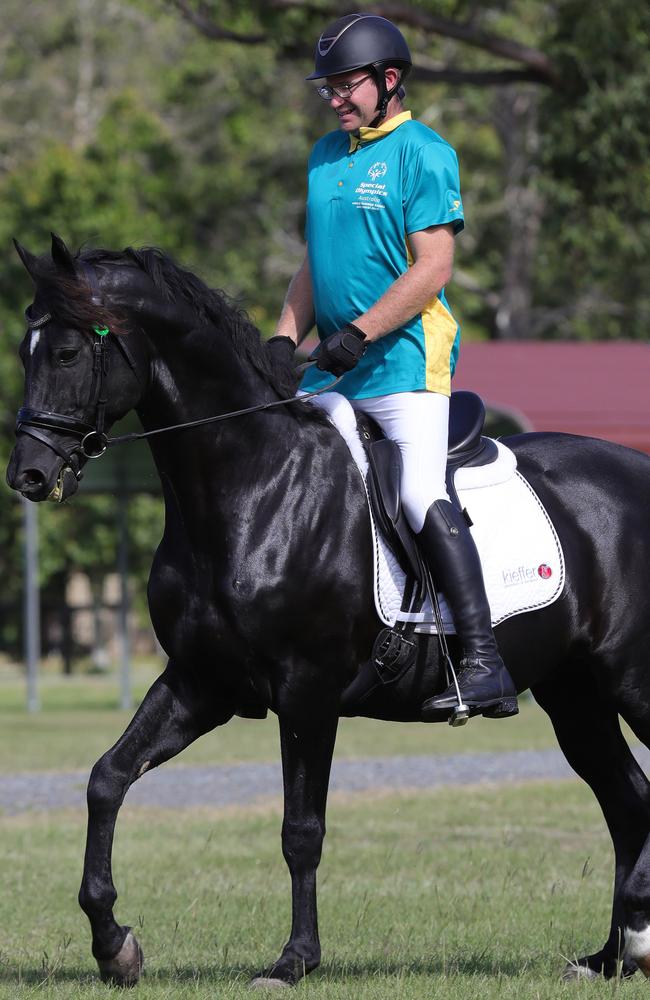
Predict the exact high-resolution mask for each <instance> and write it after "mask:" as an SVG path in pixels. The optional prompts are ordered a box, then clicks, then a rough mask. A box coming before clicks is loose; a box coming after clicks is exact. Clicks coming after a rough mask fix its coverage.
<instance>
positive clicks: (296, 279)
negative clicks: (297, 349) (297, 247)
mask: <svg viewBox="0 0 650 1000" xmlns="http://www.w3.org/2000/svg"><path fill="white" fill-rule="evenodd" d="M314 322H315V317H314V299H313V294H312V287H311V271H310V268H309V257H308V256H307V253H305V257H304V260H303V262H302V264H301V265H300V267H299V268H298V270H297V271H296V273H295V274H294V276H293V278H292V279H291V281H290V282H289V288H288V289H287V295H286V298H285V300H284V305H283V307H282V312H281V313H280V319H279V320H278V325H277V328H276V331H275V336H276V337H290V338H291V340H293V341H294V343H296V344H299V343H300V342H301V341H302V340H304V339H305V337H306V336H307V334H308V333H309V331H310V330H311V328H312V327H313V325H314Z"/></svg>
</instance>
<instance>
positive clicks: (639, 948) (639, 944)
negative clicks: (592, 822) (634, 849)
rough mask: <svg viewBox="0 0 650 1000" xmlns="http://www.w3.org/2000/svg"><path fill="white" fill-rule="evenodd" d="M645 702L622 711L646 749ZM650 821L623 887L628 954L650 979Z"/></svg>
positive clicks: (649, 739)
mask: <svg viewBox="0 0 650 1000" xmlns="http://www.w3.org/2000/svg"><path fill="white" fill-rule="evenodd" d="M642 707H643V701H642V700H641V699H638V700H636V701H635V703H634V705H633V706H632V707H631V708H630V710H623V711H622V714H623V717H624V719H625V721H626V722H627V723H628V724H629V725H630V727H631V728H632V731H633V732H634V734H635V736H637V737H638V738H639V739H640V740H641V741H642V742H643V743H644V744H645V745H646V746H647V747H650V721H649V720H648V719H647V718H644V717H643V715H641V714H640V709H641V708H642ZM649 827H650V822H648V823H646V834H648V836H647V837H646V840H645V843H644V845H643V849H642V850H641V852H640V854H639V856H638V858H637V859H636V863H635V865H634V868H633V869H632V872H631V873H630V874H629V876H628V878H627V879H626V881H625V884H624V886H623V893H622V895H623V906H624V910H625V931H624V936H625V955H626V958H627V960H628V961H631V962H634V963H636V965H637V966H638V968H639V969H640V970H641V972H642V973H643V974H644V975H645V976H646V977H650V833H649Z"/></svg>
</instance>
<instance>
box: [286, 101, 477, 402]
mask: <svg viewBox="0 0 650 1000" xmlns="http://www.w3.org/2000/svg"><path fill="white" fill-rule="evenodd" d="M359 133H360V134H359V136H356V135H349V134H348V133H345V132H342V131H340V130H339V131H336V132H330V133H328V134H327V135H325V136H323V138H322V139H320V140H319V142H317V143H316V145H315V146H314V149H313V150H312V153H311V156H310V158H309V166H308V194H307V223H306V239H307V249H308V254H309V264H310V268H311V279H312V288H313V297H314V311H315V316H316V326H317V330H318V336H319V337H320V339H321V340H323V339H324V338H325V337H328V336H330V334H332V333H334V332H335V331H336V330H338V329H340V328H341V327H342V326H344V325H345V324H346V323H350V322H354V320H355V319H357V318H358V317H359V316H360V315H362V313H364V312H366V311H367V310H368V309H369V308H370V307H371V306H372V305H374V303H375V302H376V301H377V299H379V298H380V297H381V296H382V295H383V294H384V292H385V291H386V290H387V289H388V288H389V287H390V286H391V285H392V284H393V282H394V281H395V280H396V279H397V278H399V276H400V275H401V274H404V273H405V271H407V270H408V268H409V267H410V266H411V264H412V263H413V257H412V255H411V251H410V247H409V241H408V237H409V234H410V233H416V232H419V231H420V230H422V229H427V228H428V227H429V226H441V225H445V224H446V223H451V224H452V225H453V227H454V232H455V233H459V232H460V231H461V230H462V229H463V226H464V221H463V205H462V201H461V196H460V180H459V175H458V160H457V158H456V153H455V152H454V150H453V149H452V147H451V146H450V145H449V143H447V142H445V140H444V139H442V138H441V137H440V136H439V135H438V134H437V133H436V132H434V131H433V130H432V129H430V128H428V127H427V126H426V125H423V124H422V123H421V122H417V121H413V119H412V118H411V113H410V111H405V112H403V113H402V114H399V115H396V116H395V117H394V118H390V119H389V120H388V121H386V122H384V123H383V124H382V125H380V126H379V127H378V128H361V129H360V130H359ZM459 341H460V330H459V327H458V324H457V323H456V320H455V319H454V317H453V316H452V313H451V310H450V308H449V305H448V304H447V300H446V298H445V295H444V290H443V291H441V292H440V293H439V294H438V295H437V296H436V297H435V298H433V299H432V300H431V301H430V302H428V303H427V305H426V307H425V308H424V309H423V311H422V313H419V314H418V315H416V316H414V317H413V318H412V319H411V320H410V321H409V322H408V323H406V324H404V326H402V327H399V328H398V329H397V330H393V331H392V332H391V333H388V334H386V336H384V337H381V338H380V339H379V340H376V341H373V342H372V343H371V344H370V345H369V347H368V350H367V351H366V353H365V355H364V356H363V358H362V359H361V360H360V362H359V363H358V365H357V366H356V368H354V369H353V371H351V372H348V373H347V374H346V375H345V377H344V378H343V380H342V381H341V382H340V383H339V385H338V386H337V387H336V391H337V392H341V393H343V394H344V395H346V396H348V398H351V399H363V398H367V397H369V396H383V395H389V394H390V393H394V392H410V391H413V390H418V389H428V390H429V391H432V392H442V393H444V394H445V395H449V394H450V392H451V376H452V374H453V371H454V368H455V365H456V358H457V356H458V347H459ZM331 380H332V376H331V375H330V374H329V373H327V372H321V371H319V370H318V369H317V368H316V367H315V366H314V367H312V368H310V369H309V370H308V371H307V372H306V374H305V376H304V378H303V380H302V384H301V389H303V390H305V391H307V392H310V391H312V390H314V389H318V388H321V386H324V385H326V384H327V383H328V382H330V381H331Z"/></svg>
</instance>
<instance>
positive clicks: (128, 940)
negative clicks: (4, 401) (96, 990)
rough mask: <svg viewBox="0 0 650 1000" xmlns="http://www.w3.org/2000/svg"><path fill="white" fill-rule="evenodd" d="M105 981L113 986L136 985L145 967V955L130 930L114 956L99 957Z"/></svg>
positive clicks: (103, 980)
mask: <svg viewBox="0 0 650 1000" xmlns="http://www.w3.org/2000/svg"><path fill="white" fill-rule="evenodd" d="M97 965H98V966H99V974H100V976H101V979H102V982H103V983H110V984H111V985H112V986H135V984H136V983H137V981H138V980H139V978H140V973H141V972H142V969H143V968H144V955H143V954H142V948H141V947H140V945H139V944H138V942H137V940H136V938H135V936H134V935H133V934H132V933H131V931H129V932H128V934H127V935H126V937H125V938H124V944H123V945H122V947H121V948H120V950H119V951H118V953H117V955H116V956H115V957H114V958H107V959H99V958H98V959H97Z"/></svg>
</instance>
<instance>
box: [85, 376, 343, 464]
mask: <svg viewBox="0 0 650 1000" xmlns="http://www.w3.org/2000/svg"><path fill="white" fill-rule="evenodd" d="M315 364H316V362H315V361H307V362H305V363H304V364H302V365H298V367H297V368H296V371H299V372H300V371H305V369H307V368H311V367H312V365H315ZM342 378H343V375H339V377H338V378H336V379H334V381H333V382H330V383H329V385H324V386H323V387H322V389H315V390H314V392H306V393H305V394H304V395H302V396H290V397H289V398H288V399H277V400H275V402H273V403H259V404H258V405H257V406H248V407H247V408H246V409H245V410H231V412H230V413H218V414H217V415H216V416H214V417H202V418H201V419H199V420H189V421H187V422H186V423H184V424H170V425H169V426H168V427H157V428H156V429H155V430H153V431H142V432H139V433H138V432H137V431H136V432H134V433H132V434H120V435H119V436H118V437H112V438H110V437H106V435H105V434H104V435H102V436H103V438H104V444H105V447H104V451H106V448H111V447H112V446H113V445H114V444H127V443H128V442H129V441H141V440H142V438H148V437H153V436H154V434H167V433H168V432H169V431H182V430H187V429H188V428H190V427H203V426H204V425H205V424H216V423H218V422H219V421H220V420H231V419H232V418H233V417H243V416H245V415H246V414H247V413H260V412H261V411H262V410H270V409H272V408H273V407H274V406H286V405H287V404H288V403H303V402H304V401H305V400H306V399H311V398H312V396H320V394H321V392H327V391H328V390H329V389H333V388H334V386H335V385H338V384H339V382H340V381H341V379H342ZM82 444H83V442H82ZM103 453H104V452H101V454H102V455H103ZM86 457H87V458H99V457H100V455H87V456H86Z"/></svg>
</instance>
